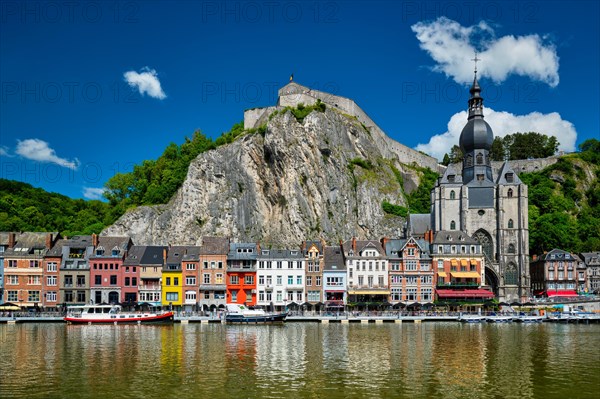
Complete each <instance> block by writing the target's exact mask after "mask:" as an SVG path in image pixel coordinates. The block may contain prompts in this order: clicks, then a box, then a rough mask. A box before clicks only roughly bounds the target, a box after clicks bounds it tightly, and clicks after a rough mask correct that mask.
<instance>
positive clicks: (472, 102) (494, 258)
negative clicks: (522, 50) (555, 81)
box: [430, 69, 530, 302]
mask: <svg viewBox="0 0 600 399" xmlns="http://www.w3.org/2000/svg"><path fill="white" fill-rule="evenodd" d="M470 93H471V96H470V98H469V102H468V104H469V110H468V111H469V113H468V120H467V123H466V125H465V127H464V128H463V130H462V133H461V135H460V142H459V145H460V149H461V150H462V153H463V161H462V165H461V164H450V165H449V166H448V168H447V169H446V171H445V172H444V174H443V176H442V177H441V178H439V179H438V182H437V183H436V185H435V187H434V188H433V190H432V192H431V215H430V217H431V226H432V228H433V230H434V232H438V231H453V230H454V231H462V232H464V233H466V234H467V235H469V236H470V237H472V238H474V239H475V240H477V241H478V242H479V243H480V244H481V245H482V249H483V253H484V263H485V270H484V275H485V285H487V286H488V287H489V288H490V289H491V290H492V291H493V292H494V294H495V296H496V298H498V299H499V300H501V301H508V302H510V301H520V300H521V301H524V300H527V298H529V297H530V277H529V228H528V194H527V186H526V185H525V184H523V182H521V180H520V179H519V177H518V176H517V174H516V173H515V172H514V171H513V170H512V169H511V167H510V166H509V163H508V161H505V162H502V163H498V162H494V163H492V161H491V158H490V149H491V147H492V142H493V141H494V134H493V132H492V128H491V127H490V125H489V124H488V123H487V122H486V121H485V120H484V117H483V98H482V97H481V87H480V86H479V83H478V82H477V69H475V78H474V79H473V85H472V86H471V89H470ZM482 269H483V268H482ZM482 274H483V273H482Z"/></svg>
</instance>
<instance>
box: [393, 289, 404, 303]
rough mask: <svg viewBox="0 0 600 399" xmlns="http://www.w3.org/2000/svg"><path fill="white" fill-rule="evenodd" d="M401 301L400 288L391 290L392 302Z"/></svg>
mask: <svg viewBox="0 0 600 399" xmlns="http://www.w3.org/2000/svg"><path fill="white" fill-rule="evenodd" d="M401 300H402V288H392V301H401Z"/></svg>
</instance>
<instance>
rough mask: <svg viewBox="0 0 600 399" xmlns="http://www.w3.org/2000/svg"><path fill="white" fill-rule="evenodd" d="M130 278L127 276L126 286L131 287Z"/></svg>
mask: <svg viewBox="0 0 600 399" xmlns="http://www.w3.org/2000/svg"><path fill="white" fill-rule="evenodd" d="M130 281H131V280H130V278H129V277H125V286H126V287H129V283H130Z"/></svg>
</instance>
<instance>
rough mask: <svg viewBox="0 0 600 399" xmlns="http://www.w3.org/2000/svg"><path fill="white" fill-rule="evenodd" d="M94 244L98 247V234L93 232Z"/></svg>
mask: <svg viewBox="0 0 600 399" xmlns="http://www.w3.org/2000/svg"><path fill="white" fill-rule="evenodd" d="M92 246H93V247H94V248H96V247H97V246H98V235H97V234H92Z"/></svg>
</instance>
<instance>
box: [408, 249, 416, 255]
mask: <svg viewBox="0 0 600 399" xmlns="http://www.w3.org/2000/svg"><path fill="white" fill-rule="evenodd" d="M408 256H415V249H414V248H408Z"/></svg>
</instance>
